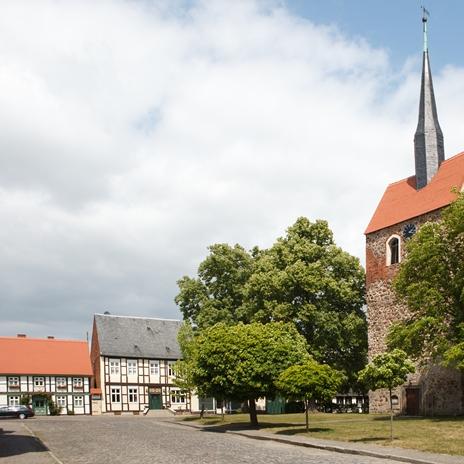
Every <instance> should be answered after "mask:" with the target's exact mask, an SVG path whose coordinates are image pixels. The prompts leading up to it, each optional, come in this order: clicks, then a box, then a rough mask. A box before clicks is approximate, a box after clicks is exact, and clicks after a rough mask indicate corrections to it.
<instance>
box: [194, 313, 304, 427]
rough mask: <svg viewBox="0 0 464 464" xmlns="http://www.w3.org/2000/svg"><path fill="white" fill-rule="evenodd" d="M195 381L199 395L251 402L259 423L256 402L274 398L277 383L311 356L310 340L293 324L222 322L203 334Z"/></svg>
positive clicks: (197, 351)
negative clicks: (287, 372)
mask: <svg viewBox="0 0 464 464" xmlns="http://www.w3.org/2000/svg"><path fill="white" fill-rule="evenodd" d="M190 354H191V359H190V365H191V366H192V371H191V372H192V380H193V383H194V384H195V385H196V387H197V388H198V389H199V391H200V392H201V393H202V394H204V395H207V396H214V397H216V398H220V399H224V398H227V399H237V400H248V404H249V410H250V422H251V424H253V425H257V423H258V420H257V415H256V403H255V400H256V399H257V398H260V397H274V396H275V393H276V386H275V380H276V379H277V377H278V376H279V374H280V373H281V372H282V371H283V370H284V369H286V368H287V367H289V366H291V365H293V364H296V363H299V362H301V361H302V360H305V359H306V358H307V357H308V352H307V347H306V341H305V339H304V338H303V337H302V336H301V335H299V334H298V332H297V331H296V329H295V327H294V326H293V325H292V324H284V323H282V322H274V323H270V324H260V323H252V324H241V323H240V324H237V325H233V326H229V325H226V324H224V323H219V324H216V325H214V326H213V327H209V328H206V329H204V330H202V331H201V332H200V333H199V334H198V335H197V336H196V337H195V339H194V346H193V347H192V348H191V351H190Z"/></svg>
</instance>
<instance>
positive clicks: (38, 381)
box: [34, 377, 45, 388]
mask: <svg viewBox="0 0 464 464" xmlns="http://www.w3.org/2000/svg"><path fill="white" fill-rule="evenodd" d="M44 385H45V379H44V378H43V377H34V388H43V387H44Z"/></svg>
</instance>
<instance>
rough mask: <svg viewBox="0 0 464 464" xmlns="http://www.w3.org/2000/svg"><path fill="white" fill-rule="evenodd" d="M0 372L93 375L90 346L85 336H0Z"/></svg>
mask: <svg viewBox="0 0 464 464" xmlns="http://www.w3.org/2000/svg"><path fill="white" fill-rule="evenodd" d="M0 374H18V375H21V374H22V375H25V374H31V375H82V376H91V375H92V367H91V365H90V356H89V348H88V345H87V342H85V341H81V340H58V339H43V338H18V337H0Z"/></svg>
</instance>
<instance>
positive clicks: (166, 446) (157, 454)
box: [0, 416, 395, 464]
mask: <svg viewBox="0 0 464 464" xmlns="http://www.w3.org/2000/svg"><path fill="white" fill-rule="evenodd" d="M0 428H3V429H10V430H13V429H14V430H16V432H15V434H17V435H18V436H22V437H23V439H13V436H14V434H11V433H10V434H7V433H5V434H3V435H4V436H3V443H4V444H6V446H10V447H11V446H12V445H13V444H12V443H10V444H8V442H9V441H10V442H12V441H13V440H17V441H16V442H15V443H14V446H16V447H17V451H16V452H17V454H16V455H13V456H11V455H10V456H9V457H7V460H5V461H3V460H1V462H2V464H4V463H5V464H7V463H8V464H9V463H10V462H11V463H13V462H14V463H22V462H24V463H26V462H27V463H28V464H48V463H54V464H57V463H60V462H62V463H63V464H77V463H79V464H84V463H85V464H94V463H98V464H110V463H111V464H118V463H124V464H136V463H137V464H145V463H147V464H148V463H168V464H200V463H201V464H213V463H214V464H222V463H224V464H225V463H234V464H241V463H253V464H261V463H263V464H274V463H275V464H277V463H278V464H287V463H288V464H299V463H305V464H310V463H318V464H326V463H331V464H338V463H340V464H341V463H343V464H354V463H356V464H391V463H393V462H395V461H390V460H386V459H377V458H371V457H365V456H354V455H349V454H340V453H332V452H328V451H323V450H317V449H308V448H302V447H298V446H292V445H287V444H282V443H275V442H272V441H257V440H252V439H249V438H245V437H240V436H234V435H231V434H224V433H218V432H212V431H202V430H198V429H193V428H190V427H185V426H182V425H176V424H173V423H170V422H166V421H162V420H160V419H157V418H150V417H142V416H101V417H48V418H47V417H39V418H34V419H28V420H27V421H23V422H21V421H19V420H15V421H8V422H7V421H0ZM31 432H32V433H33V434H35V435H36V436H37V437H38V438H39V439H40V440H41V441H42V442H43V443H44V444H45V445H46V446H47V447H48V449H49V450H50V451H51V453H50V452H48V451H47V450H46V449H45V450H44V449H43V448H42V449H40V443H35V442H34V438H32V437H31V436H30V433H31ZM24 440H25V443H22V441H24ZM23 445H24V446H26V449H25V450H23V451H21V447H22V446H23ZM35 446H39V448H38V449H36V448H35ZM0 456H1V451H0ZM20 459H26V460H24V461H22V460H20Z"/></svg>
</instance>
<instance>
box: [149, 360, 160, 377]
mask: <svg viewBox="0 0 464 464" xmlns="http://www.w3.org/2000/svg"><path fill="white" fill-rule="evenodd" d="M150 375H159V361H150Z"/></svg>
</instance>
